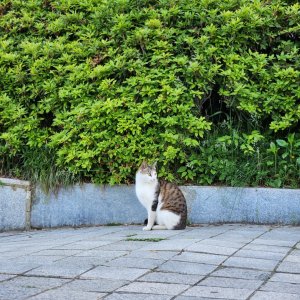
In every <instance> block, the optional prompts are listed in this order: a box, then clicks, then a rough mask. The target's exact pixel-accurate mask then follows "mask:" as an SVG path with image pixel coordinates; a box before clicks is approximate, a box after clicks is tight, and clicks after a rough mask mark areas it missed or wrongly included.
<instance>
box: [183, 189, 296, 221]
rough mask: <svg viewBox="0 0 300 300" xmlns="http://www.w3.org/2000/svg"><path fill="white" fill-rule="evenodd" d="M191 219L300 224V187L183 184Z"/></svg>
mask: <svg viewBox="0 0 300 300" xmlns="http://www.w3.org/2000/svg"><path fill="white" fill-rule="evenodd" d="M182 190H183V191H184V194H185V196H186V198H187V200H188V204H189V205H188V206H189V220H190V222H191V223H216V222H221V223H223V222H227V223H228V222H245V223H256V224H292V225H298V224H300V190H297V189H271V188H234V187H197V186H186V187H182Z"/></svg>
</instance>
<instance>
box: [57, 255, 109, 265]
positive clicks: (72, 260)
mask: <svg viewBox="0 0 300 300" xmlns="http://www.w3.org/2000/svg"><path fill="white" fill-rule="evenodd" d="M112 259H113V258H105V257H99V256H95V257H93V256H71V257H66V258H63V259H60V260H58V261H57V263H58V264H64V265H71V266H77V267H80V266H81V267H82V266H84V267H88V268H91V267H96V266H99V265H103V264H105V263H106V262H108V261H110V260H112Z"/></svg>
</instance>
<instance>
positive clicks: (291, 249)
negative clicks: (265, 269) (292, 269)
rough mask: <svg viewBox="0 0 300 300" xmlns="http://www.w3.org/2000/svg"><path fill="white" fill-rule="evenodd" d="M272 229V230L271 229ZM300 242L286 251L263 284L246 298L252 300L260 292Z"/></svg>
mask: <svg viewBox="0 0 300 300" xmlns="http://www.w3.org/2000/svg"><path fill="white" fill-rule="evenodd" d="M270 231H271V230H270ZM297 244H298V242H296V243H295V244H294V245H293V246H292V247H291V248H290V250H289V251H288V252H287V253H286V255H285V256H284V257H283V258H282V259H281V260H280V261H279V262H278V263H277V264H276V266H275V268H274V269H273V270H272V271H271V274H270V275H269V276H268V277H267V278H265V280H263V282H262V284H261V285H260V286H259V287H258V288H257V289H256V290H255V291H254V292H253V293H252V294H251V295H250V296H249V297H248V298H247V299H246V300H250V299H251V297H252V296H253V295H254V294H255V293H256V292H258V291H259V290H260V289H261V288H262V287H263V286H265V285H266V283H267V282H268V280H269V279H270V278H272V276H273V275H274V274H275V273H276V270H277V269H278V267H279V266H280V264H281V263H282V262H283V261H284V260H285V259H286V258H287V257H288V255H289V254H290V253H291V252H292V251H294V250H295V249H297V248H296V245H297ZM285 273H286V274H289V273H287V272H285Z"/></svg>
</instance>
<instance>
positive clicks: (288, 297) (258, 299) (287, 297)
mask: <svg viewBox="0 0 300 300" xmlns="http://www.w3.org/2000/svg"><path fill="white" fill-rule="evenodd" d="M251 300H299V295H296V294H288V293H278V292H261V291H258V292H256V293H255V294H254V295H253V296H252V297H251Z"/></svg>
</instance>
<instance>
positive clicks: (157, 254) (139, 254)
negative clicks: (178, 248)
mask: <svg viewBox="0 0 300 300" xmlns="http://www.w3.org/2000/svg"><path fill="white" fill-rule="evenodd" d="M178 253H179V252H178ZM178 253H177V252H175V251H158V250H149V251H148V250H143V251H141V250H136V251H132V252H130V253H129V254H128V255H126V257H136V258H153V259H163V260H168V259H170V258H172V257H174V256H175V255H177V254H178Z"/></svg>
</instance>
